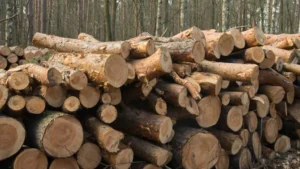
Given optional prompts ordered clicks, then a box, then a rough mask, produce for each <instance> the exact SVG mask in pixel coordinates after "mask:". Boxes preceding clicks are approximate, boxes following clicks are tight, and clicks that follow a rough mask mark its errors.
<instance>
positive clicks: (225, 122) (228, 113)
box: [218, 106, 243, 132]
mask: <svg viewBox="0 0 300 169" xmlns="http://www.w3.org/2000/svg"><path fill="white" fill-rule="evenodd" d="M242 125H243V115H242V108H241V107H240V106H223V107H222V113H221V116H220V119H219V121H218V127H219V128H222V130H228V131H234V132H237V131H239V130H240V129H241V127H242Z"/></svg>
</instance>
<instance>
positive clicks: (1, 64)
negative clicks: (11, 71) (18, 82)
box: [0, 56, 7, 69]
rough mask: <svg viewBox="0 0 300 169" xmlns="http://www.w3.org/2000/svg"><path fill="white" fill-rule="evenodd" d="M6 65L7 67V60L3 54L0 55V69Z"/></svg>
mask: <svg viewBox="0 0 300 169" xmlns="http://www.w3.org/2000/svg"><path fill="white" fill-rule="evenodd" d="M6 67H7V60H6V59H5V58H4V57H3V56H0V69H5V68H6Z"/></svg>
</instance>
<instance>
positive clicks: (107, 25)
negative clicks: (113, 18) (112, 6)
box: [104, 0, 112, 41]
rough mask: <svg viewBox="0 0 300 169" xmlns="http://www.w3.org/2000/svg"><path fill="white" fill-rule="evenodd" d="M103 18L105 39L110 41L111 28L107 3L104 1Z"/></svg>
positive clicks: (106, 0)
mask: <svg viewBox="0 0 300 169" xmlns="http://www.w3.org/2000/svg"><path fill="white" fill-rule="evenodd" d="M104 17H105V39H106V41H111V40H112V38H111V28H110V15H109V2H108V0H104Z"/></svg>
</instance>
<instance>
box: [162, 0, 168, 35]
mask: <svg viewBox="0 0 300 169" xmlns="http://www.w3.org/2000/svg"><path fill="white" fill-rule="evenodd" d="M168 8H169V2H168V0H164V22H163V31H164V32H165V31H167V29H168V26H167V25H168V17H169V10H168Z"/></svg>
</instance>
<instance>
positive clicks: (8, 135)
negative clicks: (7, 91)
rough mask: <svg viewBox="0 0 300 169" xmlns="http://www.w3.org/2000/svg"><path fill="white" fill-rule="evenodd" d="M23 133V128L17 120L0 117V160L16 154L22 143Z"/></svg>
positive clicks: (24, 133) (24, 132)
mask: <svg viewBox="0 0 300 169" xmlns="http://www.w3.org/2000/svg"><path fill="white" fill-rule="evenodd" d="M25 135H26V131H25V128H24V126H23V125H22V124H21V123H20V122H19V121H18V120H16V119H14V118H11V117H6V116H2V117H0V160H4V159H6V158H8V157H11V156H12V155H14V154H16V153H17V152H18V151H19V150H20V148H21V147H22V145H23V143H24V140H25Z"/></svg>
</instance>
